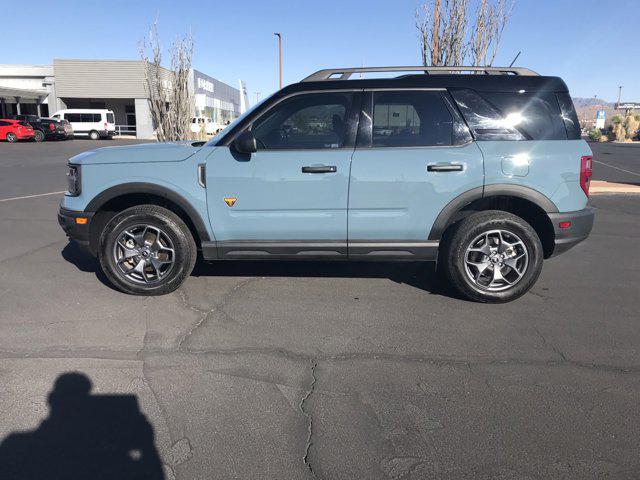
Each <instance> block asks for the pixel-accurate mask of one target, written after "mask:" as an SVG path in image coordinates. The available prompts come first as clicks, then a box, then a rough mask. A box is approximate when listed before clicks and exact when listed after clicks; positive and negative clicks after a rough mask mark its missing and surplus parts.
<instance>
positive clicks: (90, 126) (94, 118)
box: [51, 108, 116, 140]
mask: <svg viewBox="0 0 640 480" xmlns="http://www.w3.org/2000/svg"><path fill="white" fill-rule="evenodd" d="M51 117H52V118H56V119H60V120H67V121H68V122H69V123H70V124H71V127H72V128H73V133H74V135H75V136H80V137H89V138H90V139H91V140H99V139H100V138H112V137H113V136H114V135H115V133H116V122H115V116H114V114H113V112H112V111H111V110H96V109H78V108H76V109H68V110H58V111H57V112H55V113H54V114H53V115H51Z"/></svg>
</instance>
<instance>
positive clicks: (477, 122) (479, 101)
mask: <svg viewBox="0 0 640 480" xmlns="http://www.w3.org/2000/svg"><path fill="white" fill-rule="evenodd" d="M449 93H451V96H452V97H453V98H454V100H455V101H456V104H457V105H458V108H459V109H460V112H462V115H463V116H464V119H465V120H466V121H467V125H469V128H470V129H471V131H472V132H473V135H474V137H475V138H476V140H480V141H482V140H526V137H525V136H524V135H522V133H520V132H519V131H518V130H517V129H516V128H515V125H514V123H515V122H514V121H513V119H511V118H505V117H503V116H502V114H501V113H500V112H499V111H498V110H497V109H496V108H495V107H493V106H492V105H491V104H489V103H488V102H487V101H486V100H484V99H483V98H482V97H481V96H480V95H478V94H477V93H476V92H474V91H473V90H466V89H460V90H450V92H449Z"/></svg>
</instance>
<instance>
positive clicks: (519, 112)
mask: <svg viewBox="0 0 640 480" xmlns="http://www.w3.org/2000/svg"><path fill="white" fill-rule="evenodd" d="M480 94H481V95H482V96H483V97H484V98H485V99H487V100H488V101H489V102H491V103H492V104H493V105H494V106H495V107H496V108H498V110H500V112H501V113H502V115H503V117H504V118H505V119H508V120H509V121H510V122H511V123H513V124H514V126H515V127H516V128H517V129H519V130H520V131H521V132H523V133H524V134H525V135H526V136H527V137H529V139H531V140H566V139H567V133H566V130H565V126H564V122H563V121H562V116H561V114H560V108H559V106H558V101H557V99H556V96H555V93H554V92H536V93H515V92H480Z"/></svg>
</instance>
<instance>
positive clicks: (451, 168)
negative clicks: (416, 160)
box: [427, 163, 464, 172]
mask: <svg viewBox="0 0 640 480" xmlns="http://www.w3.org/2000/svg"><path fill="white" fill-rule="evenodd" d="M463 169H464V166H463V165H460V164H459V163H436V164H432V165H427V172H461V171H462V170H463Z"/></svg>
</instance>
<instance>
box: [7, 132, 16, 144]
mask: <svg viewBox="0 0 640 480" xmlns="http://www.w3.org/2000/svg"><path fill="white" fill-rule="evenodd" d="M17 141H18V136H17V135H16V134H15V133H13V132H9V133H7V142H9V143H15V142H17Z"/></svg>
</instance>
